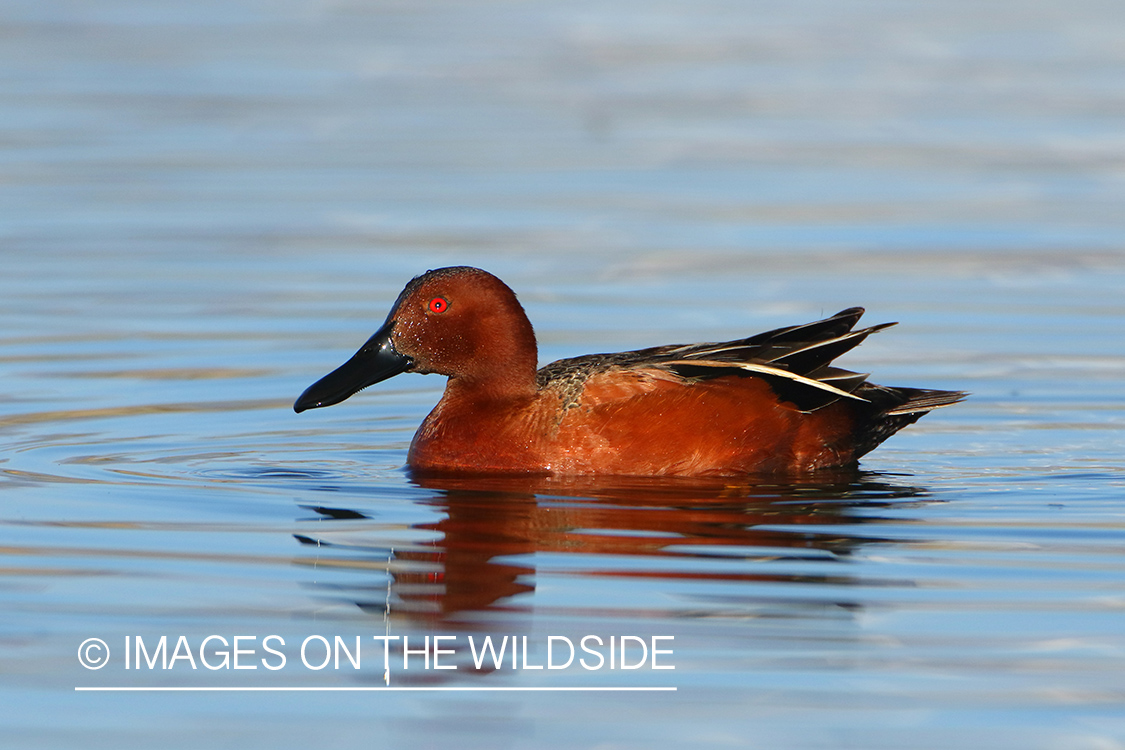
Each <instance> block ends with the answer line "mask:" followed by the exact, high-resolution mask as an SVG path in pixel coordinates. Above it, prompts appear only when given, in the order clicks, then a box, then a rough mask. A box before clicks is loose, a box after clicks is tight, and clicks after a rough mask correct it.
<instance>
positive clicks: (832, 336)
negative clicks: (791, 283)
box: [293, 266, 967, 477]
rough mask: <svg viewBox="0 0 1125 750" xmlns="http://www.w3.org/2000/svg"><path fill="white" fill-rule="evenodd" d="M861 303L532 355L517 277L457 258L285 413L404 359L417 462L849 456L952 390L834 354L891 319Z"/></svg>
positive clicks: (745, 462) (823, 462)
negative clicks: (416, 379)
mask: <svg viewBox="0 0 1125 750" xmlns="http://www.w3.org/2000/svg"><path fill="white" fill-rule="evenodd" d="M863 313H864V309H863V308H861V307H851V308H848V309H846V310H842V311H840V312H838V313H836V314H835V315H832V316H831V317H828V318H825V319H823V320H818V321H815V322H812V323H806V324H803V325H794V326H788V327H784V328H777V329H774V330H770V331H766V332H765V333H759V334H756V335H754V336H750V337H747V338H743V339H736V340H733V341H724V342H717V343H697V344H672V345H666V346H655V347H650V348H646V349H638V350H635V351H626V352H614V353H605V354H587V355H584V356H578V357H572V358H567V359H560V360H558V361H556V362H552V363H550V364H548V365H546V366H544V367H539V366H538V347H537V344H536V338H535V331H534V329H533V328H532V325H531V322H530V320H529V319H528V317H527V314H526V313H525V312H524V309H523V307H522V305H521V304H520V302H519V300H518V299H517V297H516V294H515V292H513V291H512V289H511V288H509V287H508V285H507V284H505V283H504V282H503V281H501V280H500V279H499V278H497V277H496V276H494V275H493V274H491V273H489V272H487V271H484V270H481V269H479V268H474V267H470V266H452V267H447V268H438V269H434V270H431V271H428V272H426V273H424V274H422V275H420V276H417V277H415V278H414V279H412V280H411V281H410V282H409V283H408V284H407V285H406V287H405V288H404V289H403V290H402V293H401V294H399V296H398V299H397V300H396V301H395V303H394V305H392V307H391V309H390V312H389V313H388V315H387V318H386V320H385V322H384V323H383V325H382V326H381V327H380V328H379V329H378V330H377V331H376V332H375V333H374V334H373V335H372V336H371V337H370V338H369V339H368V340H367V342H366V343H364V344H363V346H361V347H360V348H359V350H358V351H357V352H356V353H355V354H354V355H353V356H352V357H351V358H350V359H348V360H347V361H346V362H345V363H344V364H343V365H341V366H340V367H338V368H337V369H335V370H333V371H332V372H330V373H329V374H328V375H325V376H324V377H323V378H321V379H320V380H318V381H317V382H315V383H313V384H312V385H311V386H309V387H308V388H307V389H306V390H305V391H304V392H303V393H302V394H301V396H300V397H299V398H298V399H297V400H296V402H295V403H294V405H293V408H294V411H296V412H297V413H301V412H304V411H306V410H309V409H316V408H322V407H326V406H331V405H334V404H338V403H340V402H342V401H344V400H346V399H348V398H349V397H350V396H352V395H354V394H356V393H358V392H359V391H361V390H363V389H364V388H367V387H369V386H372V385H375V384H376V383H379V382H382V381H384V380H387V379H388V378H391V377H394V376H395V375H398V374H400V373H404V372H414V373H422V374H436V375H444V376H445V377H446V378H447V380H446V385H445V391H444V393H443V394H442V396H441V399H440V400H439V401H438V403H437V405H436V406H435V407H434V409H433V410H432V411H431V412H430V413H429V415H428V416H427V417H426V418H425V419H424V420H423V422H422V424H421V426H419V428H418V430H417V432H416V433H415V435H414V438H413V440H412V441H411V444H410V448H409V451H408V453H407V466H408V467H409V468H410V470H412V471H414V472H417V473H420V474H549V475H575V476H577V475H630V476H682V477H706V476H717V477H722V476H739V475H758V474H770V475H776V474H807V473H810V472H816V471H820V470H825V469H839V468H842V467H854V466H856V465H857V464H858V461H859V459H860V457H862V456H864V455H865V454H867V453H868V452H870V451H871V450H873V449H874V448H875V447H876V446H878V445H879V444H880V443H882V442H883V441H884V440H886V439H887V438H889V437H890V436H891V435H893V434H894V433H896V432H898V431H899V430H901V429H902V428H904V427H906V426H907V425H910V424H912V423H914V422H915V421H917V420H918V419H919V418H920V417H922V416H923V415H924V414H927V413H929V412H930V411H933V410H934V409H938V408H942V407H946V406H950V405H952V404H956V403H958V402H960V401H962V400H963V399H964V398H965V397H966V395H967V394H966V393H965V392H963V391H951V390H935V389H922V388H907V387H888V386H881V385H875V384H873V383H870V382H868V380H867V378H868V375H867V374H864V373H857V372H852V371H850V370H845V369H842V368H839V367H836V366H834V365H833V364H832V362H833V360H835V359H836V358H837V357H839V356H840V355H842V354H844V353H845V352H848V351H850V350H851V349H853V348H854V347H856V346H858V345H859V344H860V343H861V342H863V340H864V339H866V338H867V337H868V336H870V335H871V334H873V333H876V332H878V331H882V330H884V329H886V328H889V327H890V326H892V325H895V324H894V323H883V324H879V325H873V326H870V327H867V328H856V326H857V324H858V323H859V320H860V317H861V316H862V315H863Z"/></svg>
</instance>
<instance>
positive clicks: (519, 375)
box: [293, 266, 537, 413]
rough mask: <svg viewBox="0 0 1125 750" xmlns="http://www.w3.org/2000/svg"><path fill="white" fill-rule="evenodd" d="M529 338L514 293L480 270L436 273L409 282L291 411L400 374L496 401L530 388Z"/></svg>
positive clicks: (531, 341) (466, 268) (326, 402)
mask: <svg viewBox="0 0 1125 750" xmlns="http://www.w3.org/2000/svg"><path fill="white" fill-rule="evenodd" d="M536 357H537V351H536V345H535V333H534V331H533V330H532V328H531V323H530V322H529V321H528V319H527V315H526V314H525V313H524V311H523V307H521V306H520V303H519V301H518V300H517V299H516V295H515V293H514V292H513V291H512V290H511V289H509V288H508V286H507V285H506V284H505V283H504V282H502V281H501V280H500V279H498V278H496V277H495V276H493V275H492V274H490V273H488V272H487V271H482V270H480V269H479V268H471V267H469V266H454V267H450V268H439V269H436V270H433V271H428V272H427V273H425V274H423V275H421V276H418V277H416V278H414V279H413V280H412V281H411V282H410V283H409V284H407V285H406V288H405V289H403V290H402V293H401V294H400V295H399V296H398V299H397V300H396V301H395V304H394V306H393V307H392V308H391V311H390V313H388V315H387V320H386V322H384V323H383V326H382V327H381V328H380V329H379V330H378V331H376V332H375V334H374V335H373V336H372V337H371V338H369V339H368V340H367V343H365V344H364V345H363V346H362V347H360V350H359V351H358V352H356V353H355V355H354V356H352V358H351V359H349V360H348V361H347V362H345V363H344V364H343V365H341V366H340V367H338V368H337V369H335V370H333V371H332V372H331V373H329V374H328V375H325V376H324V377H323V378H321V379H320V380H318V381H317V382H315V383H313V384H312V385H311V386H309V387H308V389H306V390H305V392H304V393H302V394H301V397H300V398H298V399H297V401H296V403H294V404H293V409H294V411H296V412H298V413H299V412H302V411H305V410H306V409H315V408H317V407H321V406H331V405H333V404H338V403H340V402H341V401H343V400H344V399H346V398H348V397H349V396H351V395H352V394H354V393H357V392H359V391H361V390H363V389H364V388H366V387H368V386H369V385H374V384H375V383H378V382H380V381H383V380H386V379H387V378H391V377H394V376H395V375H398V374H399V373H402V372H418V373H437V374H439V375H446V376H448V377H449V378H450V383H451V384H452V383H453V382H454V381H456V382H457V383H458V384H459V385H462V386H464V387H469V388H474V389H479V390H480V391H482V392H487V393H490V394H492V395H496V396H504V395H515V394H518V393H521V392H525V391H528V390H529V389H530V390H533V389H534V387H535V367H536Z"/></svg>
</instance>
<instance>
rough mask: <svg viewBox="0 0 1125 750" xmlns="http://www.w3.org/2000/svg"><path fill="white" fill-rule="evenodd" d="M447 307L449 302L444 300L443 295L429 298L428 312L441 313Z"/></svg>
mask: <svg viewBox="0 0 1125 750" xmlns="http://www.w3.org/2000/svg"><path fill="white" fill-rule="evenodd" d="M448 309H449V303H448V302H446V301H445V298H444V297H434V298H433V299H432V300H430V312H432V313H443V312H445V311H446V310H448Z"/></svg>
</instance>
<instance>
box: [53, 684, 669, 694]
mask: <svg viewBox="0 0 1125 750" xmlns="http://www.w3.org/2000/svg"><path fill="white" fill-rule="evenodd" d="M74 690H75V691H76V692H97V693H221V692H225V693H232V692H233V693H300V692H310V693H311V692H377V691H380V690H393V691H414V692H482V693H484V692H493V693H499V692H507V693H535V692H555V693H565V692H571V693H581V692H586V693H592V692H601V693H606V692H631V693H646V692H647V693H655V692H675V691H676V688H674V687H487V686H484V687H468V686H464V687H456V686H441V687H217V686H213V687H75V688H74Z"/></svg>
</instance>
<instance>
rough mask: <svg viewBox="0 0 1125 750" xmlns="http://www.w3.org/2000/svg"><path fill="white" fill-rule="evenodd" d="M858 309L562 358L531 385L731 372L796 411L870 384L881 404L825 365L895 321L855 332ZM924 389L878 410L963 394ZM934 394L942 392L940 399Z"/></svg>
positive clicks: (855, 380) (854, 377) (855, 393)
mask: <svg viewBox="0 0 1125 750" xmlns="http://www.w3.org/2000/svg"><path fill="white" fill-rule="evenodd" d="M863 312H864V310H863V308H862V307H850V308H848V309H846V310H841V311H840V312H838V313H836V314H835V315H833V316H831V317H828V318H825V319H823V320H818V321H815V322H812V323H807V324H805V325H799V326H787V327H785V328H777V329H774V330H772V331H766V332H765V333H759V334H757V335H754V336H750V337H747V338H744V339H736V340H734V341H723V342H716V343H703V344H674V345H670V346H657V347H651V348H648V349H638V350H636V351H630V352H616V353H613V354H590V355H586V356H583V357H574V358H571V359H563V360H559V361H557V362H553V363H551V364H549V365H547V366H546V367H544V368H543V369H541V370H540V371H539V384H540V387H546V386H547V385H548V384H550V385H551V386H552V387H556V388H561V390H563V391H564V392H566V393H571V394H575V395H576V394H577V392H580V390H581V386H582V384H583V383H584V382H585V381H586V379H588V378H589V377H590V376H592V375H595V374H598V373H601V372H605V371H607V370H647V371H652V370H662V371H666V372H668V373H671V374H674V375H676V376H678V377H679V378H682V379H683V380H685V381H692V380H696V381H698V380H709V379H712V378H719V377H727V376H731V375H737V376H742V377H757V378H761V379H764V380H765V381H767V382H768V383H769V384H770V386H771V388H772V389H773V390H774V392H775V393H776V394H777V396H778V398H780V399H782V400H783V401H788V402H790V403H792V404H794V405H795V406H796V407H797V408H798V409H800V410H801V411H815V410H816V409H820V408H823V407H824V406H827V405H828V404H830V403H833V402H835V401H838V400H840V399H848V400H852V401H856V402H862V403H868V402H870V401H871V400H872V399H871V398H870V397H869V396H870V395H871V394H872V393H874V392H869V389H871V388H879V389H880V390H879V392H878V396H879V399H878V400H880V401H885V400H886V397H887V394H886V393H884V392H885V391H888V390H895V389H884V388H882V387H880V386H870V385H869V384H867V382H866V381H867V374H865V373H857V372H852V371H850V370H845V369H842V368H839V367H834V366H833V365H832V364H831V363H832V361H833V360H834V359H836V358H837V357H839V356H840V355H842V354H844V353H845V352H847V351H850V350H851V349H853V348H855V347H856V346H858V345H859V344H860V343H862V342H863V340H864V339H866V338H867V337H868V336H870V335H871V334H872V333H875V332H877V331H881V330H883V329H884V328H889V327H890V326H893V325H895V324H894V323H883V324H880V325H875V326H871V327H868V328H861V329H859V330H855V326H856V324H857V323H858V322H859V319H860V317H861V316H862V315H863ZM576 389H577V390H576ZM926 393H928V394H931V395H929V396H927V397H926V398H925V399H922V398H920V397H919V398H913V397H908V396H903V403H902V404H897V405H893V404H887V407H886V408H910V409H913V411H912V412H911V413H915V412H916V413H918V414H921V413H924V412H925V411H928V410H929V409H933V408H937V407H938V406H946V405H948V404H949V403H956V401H958V400H960V399H961V398H963V396H964V394H957V393H955V392H952V391H927V392H926ZM941 394H948V396H946V397H945V401H943V396H942V395H941ZM912 398H913V400H911V399H912ZM911 404H913V406H911ZM929 404H932V405H929ZM927 405H929V406H927Z"/></svg>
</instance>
